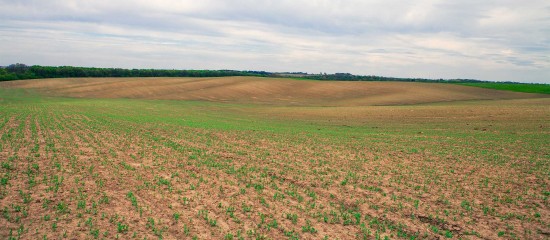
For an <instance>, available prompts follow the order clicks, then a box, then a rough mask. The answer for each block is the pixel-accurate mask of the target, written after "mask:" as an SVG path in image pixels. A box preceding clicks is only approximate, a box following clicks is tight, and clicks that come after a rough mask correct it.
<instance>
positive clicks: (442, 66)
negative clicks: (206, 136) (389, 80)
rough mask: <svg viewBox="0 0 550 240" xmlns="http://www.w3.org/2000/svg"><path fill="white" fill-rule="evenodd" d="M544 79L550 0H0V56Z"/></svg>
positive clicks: (549, 77) (6, 60)
mask: <svg viewBox="0 0 550 240" xmlns="http://www.w3.org/2000/svg"><path fill="white" fill-rule="evenodd" d="M12 63H24V64H27V65H44V66H62V65H69V66H86V67H120V68H156V69H232V70H258V71H271V72H308V73H320V72H323V73H337V72H340V73H343V72H347V73H353V74H360V75H379V76H388V77H413V78H433V79H439V78H444V79H454V78H463V79H480V80H490V81H516V82H534V83H550V1H548V0H522V1H519V0H484V1H479V0H460V1H456V0H448V1H437V0H415V1H404V0H274V1H268V0H200V1H190V0H155V1H150V0H47V1H44V0H0V65H9V64H12Z"/></svg>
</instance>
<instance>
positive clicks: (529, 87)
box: [455, 83, 550, 94]
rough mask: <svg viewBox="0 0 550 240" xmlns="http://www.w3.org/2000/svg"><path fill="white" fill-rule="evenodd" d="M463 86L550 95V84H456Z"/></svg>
mask: <svg viewBox="0 0 550 240" xmlns="http://www.w3.org/2000/svg"><path fill="white" fill-rule="evenodd" d="M455 84H458V85H463V86H471V87H480V88H490V89H496V90H506V91H514V92H526V93H544V94H550V84H534V83H455Z"/></svg>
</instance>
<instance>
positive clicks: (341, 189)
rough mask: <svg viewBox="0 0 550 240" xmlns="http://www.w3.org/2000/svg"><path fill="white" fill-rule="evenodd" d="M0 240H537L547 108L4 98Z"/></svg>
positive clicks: (402, 100)
mask: <svg viewBox="0 0 550 240" xmlns="http://www.w3.org/2000/svg"><path fill="white" fill-rule="evenodd" d="M0 164H1V166H0V211H1V212H2V213H1V216H0V238H2V239H19V238H21V239H62V238H67V239H113V238H119V239H159V238H163V239H548V238H550V202H549V198H550V186H549V184H550V95H547V94H532V93H518V92H510V91H500V90H494V89H486V88H477V87H470V86H460V85H452V84H431V83H402V82H328V81H323V82H320V81H310V80H288V79H269V78H253V77H230V78H203V79H198V78H147V79H120V78H118V79H107V78H105V79H43V80H42V79H41V80H25V81H13V82H1V83H0Z"/></svg>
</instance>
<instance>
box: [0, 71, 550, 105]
mask: <svg viewBox="0 0 550 240" xmlns="http://www.w3.org/2000/svg"><path fill="white" fill-rule="evenodd" d="M0 87H4V88H26V89H35V90H37V91H39V92H42V93H46V94H48V95H54V96H65V97H78V98H133V99H163V100H206V101H215V102H233V103H259V104H269V105H304V106H314V105H320V106H372V105H406V104H419V103H431V102H449V101H464V100H496V99H522V98H537V97H548V95H544V94H528V93H517V92H509V91H499V90H493V89H484V88H477V87H469V86H459V85H451V84H440V83H414V82H337V81H310V80H292V79H276V78H259V77H224V78H67V79H39V80H21V81H13V82H4V83H0Z"/></svg>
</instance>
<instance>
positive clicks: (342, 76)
mask: <svg viewBox="0 0 550 240" xmlns="http://www.w3.org/2000/svg"><path fill="white" fill-rule="evenodd" d="M299 78H305V79H314V80H335V81H394V82H445V83H479V82H488V81H481V80H475V79H426V78H396V77H381V76H374V75H368V76H364V75H353V74H351V73H335V74H326V73H325V74H309V75H305V76H300V77H299ZM509 83H512V82H509Z"/></svg>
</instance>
